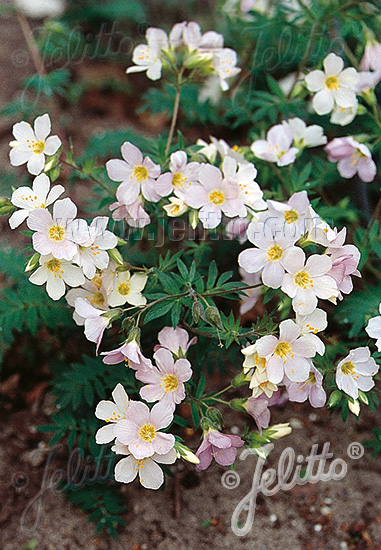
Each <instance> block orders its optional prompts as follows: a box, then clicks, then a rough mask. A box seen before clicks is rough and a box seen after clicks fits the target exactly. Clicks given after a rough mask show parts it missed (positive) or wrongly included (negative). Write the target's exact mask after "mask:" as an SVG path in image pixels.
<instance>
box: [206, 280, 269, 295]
mask: <svg viewBox="0 0 381 550" xmlns="http://www.w3.org/2000/svg"><path fill="white" fill-rule="evenodd" d="M260 286H262V283H258V284H256V285H246V286H241V287H238V288H231V289H229V290H217V291H216V292H204V294H203V296H222V295H223V294H231V293H232V292H240V291H241V290H242V291H245V290H249V289H250V288H258V287H260ZM199 296H200V298H202V296H201V294H199Z"/></svg>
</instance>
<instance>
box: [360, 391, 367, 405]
mask: <svg viewBox="0 0 381 550" xmlns="http://www.w3.org/2000/svg"><path fill="white" fill-rule="evenodd" d="M359 399H360V401H362V402H363V403H364V405H369V399H368V396H367V395H366V394H365V393H364V392H363V391H361V390H359Z"/></svg>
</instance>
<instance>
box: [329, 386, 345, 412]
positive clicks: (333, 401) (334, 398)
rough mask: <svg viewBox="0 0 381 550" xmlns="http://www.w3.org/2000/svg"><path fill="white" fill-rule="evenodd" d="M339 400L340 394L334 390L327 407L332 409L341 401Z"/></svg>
mask: <svg viewBox="0 0 381 550" xmlns="http://www.w3.org/2000/svg"><path fill="white" fill-rule="evenodd" d="M341 398H342V395H341V392H340V391H339V390H335V391H334V392H332V393H331V395H330V396H329V399H328V403H327V407H328V408H331V407H334V406H335V405H338V404H339V403H340V401H341Z"/></svg>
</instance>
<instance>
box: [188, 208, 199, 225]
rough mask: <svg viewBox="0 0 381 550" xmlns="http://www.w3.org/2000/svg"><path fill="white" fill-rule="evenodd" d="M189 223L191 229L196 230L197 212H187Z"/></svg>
mask: <svg viewBox="0 0 381 550" xmlns="http://www.w3.org/2000/svg"><path fill="white" fill-rule="evenodd" d="M189 223H190V226H191V228H192V229H196V227H197V224H198V212H197V210H191V211H190V212H189Z"/></svg>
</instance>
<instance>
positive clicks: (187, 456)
mask: <svg viewBox="0 0 381 550" xmlns="http://www.w3.org/2000/svg"><path fill="white" fill-rule="evenodd" d="M174 448H175V451H176V454H177V458H182V459H183V460H187V461H188V462H191V463H192V464H200V459H199V458H198V456H196V455H195V454H194V452H193V451H192V450H191V449H189V447H187V446H186V445H183V444H182V443H180V442H179V441H176V442H175V446H174Z"/></svg>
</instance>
